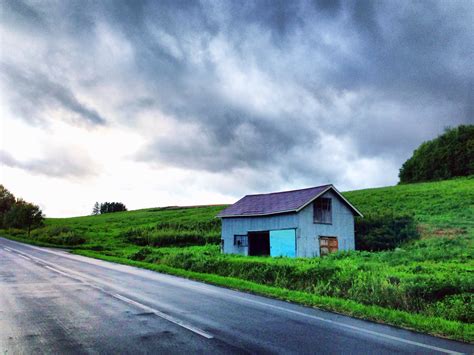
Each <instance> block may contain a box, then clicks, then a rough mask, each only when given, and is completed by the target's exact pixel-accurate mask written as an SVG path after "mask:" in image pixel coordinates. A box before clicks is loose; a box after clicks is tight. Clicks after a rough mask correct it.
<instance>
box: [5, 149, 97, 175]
mask: <svg viewBox="0 0 474 355" xmlns="http://www.w3.org/2000/svg"><path fill="white" fill-rule="evenodd" d="M0 163H1V164H3V165H5V166H8V167H11V168H18V169H22V170H25V171H28V172H30V173H32V174H38V175H44V176H49V177H59V178H72V179H79V178H84V177H88V176H93V175H95V174H96V173H97V172H96V167H95V166H94V164H93V163H91V161H90V160H88V159H87V158H85V157H84V156H76V155H74V154H72V153H70V152H69V153H68V152H64V151H63V152H56V153H53V154H49V155H48V158H46V159H31V160H27V161H20V160H18V159H16V158H15V157H13V156H12V155H11V154H9V153H8V152H5V151H0Z"/></svg>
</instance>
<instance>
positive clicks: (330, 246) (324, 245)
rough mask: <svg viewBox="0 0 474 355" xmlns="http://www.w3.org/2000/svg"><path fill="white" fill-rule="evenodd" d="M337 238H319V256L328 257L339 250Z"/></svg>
mask: <svg viewBox="0 0 474 355" xmlns="http://www.w3.org/2000/svg"><path fill="white" fill-rule="evenodd" d="M338 249H339V248H338V243H337V237H319V255H321V256H323V255H328V254H330V253H335V252H337V250H338Z"/></svg>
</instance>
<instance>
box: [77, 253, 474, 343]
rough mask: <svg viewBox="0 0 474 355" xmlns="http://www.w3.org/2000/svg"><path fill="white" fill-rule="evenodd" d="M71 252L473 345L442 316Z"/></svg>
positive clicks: (462, 326) (472, 330)
mask: <svg viewBox="0 0 474 355" xmlns="http://www.w3.org/2000/svg"><path fill="white" fill-rule="evenodd" d="M74 253H75V254H78V255H83V256H88V257H91V258H96V259H102V260H105V261H111V262H115V263H119V264H125V265H130V266H135V267H139V268H144V269H148V270H153V271H157V272H162V273H166V274H170V275H175V276H179V277H184V278H188V279H192V280H197V281H202V282H206V283H209V284H213V285H217V286H223V287H226V288H230V289H234V290H239V291H245V292H250V293H253V294H256V295H261V296H267V297H272V298H276V299H280V300H283V301H288V302H293V303H297V304H301V305H305V306H309V307H314V308H319V309H322V310H327V311H331V312H335V313H339V314H344V315H348V316H351V317H356V318H360V319H365V320H370V321H374V322H377V323H383V324H390V325H393V326H397V327H400V328H404V329H409V330H414V331H419V332H424V333H428V334H432V335H437V336H441V337H446V338H450V339H455V340H460V341H464V342H473V340H474V325H473V324H466V323H462V322H457V321H449V320H446V319H443V318H441V317H430V316H425V315H420V314H412V313H408V312H403V311H398V310H393V309H387V308H384V307H379V306H371V305H363V304H360V303H357V302H354V301H350V300H346V299H341V298H336V297H328V296H320V295H317V294H313V293H307V292H302V291H294V290H288V289H284V288H280V287H272V286H266V285H261V284H258V283H255V282H251V281H246V280H242V279H239V278H234V277H223V276H218V275H214V274H209V273H199V272H193V271H188V270H183V269H178V268H173V267H169V266H166V265H160V264H153V263H147V262H142V261H133V260H130V259H127V258H121V257H115V256H107V255H103V254H101V253H97V252H93V251H90V250H75V251H74Z"/></svg>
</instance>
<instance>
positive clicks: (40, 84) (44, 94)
mask: <svg viewBox="0 0 474 355" xmlns="http://www.w3.org/2000/svg"><path fill="white" fill-rule="evenodd" d="M0 76H1V77H2V81H3V84H4V85H6V86H7V88H8V89H5V91H4V93H3V94H4V95H9V96H10V103H11V105H12V106H13V107H14V109H16V110H18V111H19V113H20V115H21V117H22V118H23V119H25V120H28V121H31V122H35V121H39V120H42V119H43V116H44V115H45V113H44V112H45V111H46V110H47V109H63V110H65V111H66V112H67V114H71V115H72V119H73V120H75V121H77V120H80V121H85V122H87V123H90V124H96V125H97V124H98V125H102V124H105V119H104V118H103V117H102V116H101V115H100V114H99V113H98V112H97V111H95V110H94V109H92V108H89V107H87V106H86V105H84V104H82V103H81V102H80V101H79V100H78V99H77V98H76V96H75V95H74V93H73V92H72V91H71V89H69V88H68V87H66V86H65V85H63V84H61V83H58V82H54V81H52V80H51V79H49V78H48V77H47V76H45V75H43V74H41V73H35V72H31V71H21V69H19V68H15V67H12V66H9V65H0ZM67 114H66V115H67Z"/></svg>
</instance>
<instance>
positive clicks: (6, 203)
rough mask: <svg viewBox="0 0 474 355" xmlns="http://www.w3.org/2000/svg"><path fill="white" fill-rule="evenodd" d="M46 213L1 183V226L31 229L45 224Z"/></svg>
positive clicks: (29, 230)
mask: <svg viewBox="0 0 474 355" xmlns="http://www.w3.org/2000/svg"><path fill="white" fill-rule="evenodd" d="M43 222H44V215H43V212H42V211H41V209H40V208H39V206H37V205H35V204H33V203H30V202H26V201H25V200H23V199H21V198H16V197H15V196H14V195H13V194H12V193H11V192H10V191H8V190H7V189H6V188H5V187H4V186H3V185H0V228H19V229H27V230H28V237H29V236H30V232H31V229H33V228H36V227H40V226H41V225H43Z"/></svg>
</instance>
